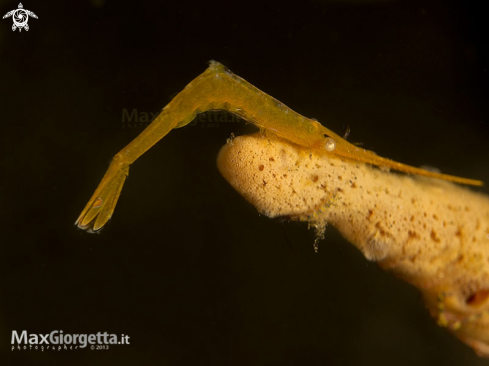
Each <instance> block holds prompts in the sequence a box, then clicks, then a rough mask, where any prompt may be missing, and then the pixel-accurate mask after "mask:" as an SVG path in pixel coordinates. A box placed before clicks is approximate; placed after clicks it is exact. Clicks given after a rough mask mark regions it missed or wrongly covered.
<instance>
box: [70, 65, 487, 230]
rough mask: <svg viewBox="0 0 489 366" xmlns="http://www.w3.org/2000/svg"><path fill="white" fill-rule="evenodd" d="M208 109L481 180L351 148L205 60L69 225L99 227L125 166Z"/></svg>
mask: <svg viewBox="0 0 489 366" xmlns="http://www.w3.org/2000/svg"><path fill="white" fill-rule="evenodd" d="M208 110H224V111H228V112H230V113H233V114H236V115H238V116H239V117H241V118H243V119H245V120H247V121H249V122H251V123H253V124H255V125H256V126H258V127H260V129H263V130H265V131H270V132H272V133H273V134H275V135H277V136H278V137H280V138H282V139H285V140H287V141H289V142H292V143H295V144H297V145H299V146H302V147H304V148H308V149H312V150H315V151H318V152H322V153H328V154H332V155H336V156H341V157H344V158H348V159H352V160H355V161H360V162H364V163H368V164H372V165H375V166H379V167H387V168H390V169H394V170H397V171H401V172H404V173H410V174H417V175H423V176H426V177H432V178H440V179H444V180H448V181H452V182H456V183H461V184H470V185H482V184H483V183H482V182H481V181H479V180H473V179H467V178H461V177H456V176H452V175H447V174H440V173H435V172H432V171H427V170H424V169H420V168H415V167H412V166H409V165H405V164H401V163H398V162H395V161H393V160H390V159H386V158H382V157H380V156H377V155H376V154H375V153H373V152H371V151H368V150H365V149H362V148H359V147H357V146H354V145H352V144H350V143H349V142H347V141H346V140H344V139H342V138H341V137H340V136H338V135H337V134H336V133H334V132H333V131H331V130H329V129H327V128H326V127H324V126H323V125H321V124H320V123H319V122H317V121H315V120H312V119H309V118H306V117H304V116H302V115H300V114H298V113H296V112H294V111H293V110H292V109H290V108H289V107H287V106H286V105H284V104H282V103H281V102H279V101H278V100H277V99H275V98H273V97H271V96H270V95H268V94H266V93H264V92H262V91H261V90H259V89H258V88H256V87H254V86H253V85H251V84H250V83H248V82H247V81H246V80H244V79H242V78H241V77H239V76H237V75H235V74H233V73H232V72H231V71H229V70H228V69H227V68H226V67H224V66H223V65H222V64H220V63H218V62H216V61H211V62H210V65H209V68H208V69H207V70H206V71H205V72H204V73H203V74H201V75H200V76H198V77H197V78H196V79H194V80H193V81H192V82H190V83H189V84H188V85H187V86H186V87H185V89H184V90H183V91H181V92H180V93H179V94H178V95H177V96H176V97H175V98H174V99H173V100H172V101H171V102H170V103H169V104H168V105H167V106H166V107H165V108H163V110H162V111H161V113H160V114H159V115H158V116H157V117H156V118H155V120H154V121H153V122H152V123H151V124H150V125H149V126H148V127H147V128H146V129H145V130H144V131H143V132H142V133H141V134H140V135H139V136H138V137H137V138H135V139H134V140H133V141H132V142H131V143H130V144H129V145H127V146H126V147H125V148H124V149H122V150H121V151H120V152H119V153H118V154H117V155H115V157H114V159H113V161H112V163H111V165H110V167H109V169H108V170H107V172H106V174H105V176H104V177H103V179H102V181H101V182H100V184H99V186H98V187H97V189H96V190H95V193H94V194H93V196H92V198H91V199H90V200H89V202H88V204H87V205H86V207H85V209H84V210H83V211H82V213H81V214H80V216H79V217H78V220H77V221H76V223H75V225H77V226H78V227H79V228H81V229H85V230H88V231H89V232H95V231H98V230H100V229H101V228H102V227H103V226H104V225H105V224H106V223H107V221H109V219H110V218H111V216H112V213H113V212H114V209H115V206H116V204H117V200H118V199H119V195H120V193H121V190H122V186H123V184H124V181H125V179H126V176H127V175H128V173H129V166H130V165H131V164H132V163H133V162H134V161H135V160H136V159H137V158H139V157H140V156H141V155H142V154H144V153H145V152H146V151H147V150H148V149H149V148H151V147H152V146H153V145H154V144H156V143H157V142H158V141H159V140H160V139H161V138H163V137H164V136H165V135H166V134H167V133H168V132H170V130H172V129H174V128H180V127H183V126H185V125H187V124H188V123H190V122H191V121H192V120H193V119H194V118H195V116H196V115H197V114H198V113H202V112H205V111H208Z"/></svg>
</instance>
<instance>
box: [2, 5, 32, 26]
mask: <svg viewBox="0 0 489 366" xmlns="http://www.w3.org/2000/svg"><path fill="white" fill-rule="evenodd" d="M9 16H12V19H13V20H14V25H12V30H13V31H15V30H16V29H17V28H19V32H21V31H22V28H24V29H25V30H26V31H28V30H29V26H28V25H27V21H28V20H29V16H31V17H33V18H36V19H37V15H36V14H34V13H33V12H32V11H29V10H25V9H24V7H23V6H22V3H19V8H18V9H15V10H12V11H9V12H8V13H7V14H5V15H4V16H3V19H5V18H8V17H9Z"/></svg>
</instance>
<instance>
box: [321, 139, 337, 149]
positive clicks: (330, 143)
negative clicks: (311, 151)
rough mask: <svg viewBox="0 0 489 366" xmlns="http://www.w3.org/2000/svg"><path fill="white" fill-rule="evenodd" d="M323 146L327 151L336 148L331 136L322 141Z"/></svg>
mask: <svg viewBox="0 0 489 366" xmlns="http://www.w3.org/2000/svg"><path fill="white" fill-rule="evenodd" d="M324 147H325V148H326V150H328V151H334V149H336V141H335V140H333V139H332V138H331V137H328V138H327V139H326V141H325V143H324Z"/></svg>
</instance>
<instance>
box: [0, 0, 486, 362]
mask: <svg viewBox="0 0 489 366" xmlns="http://www.w3.org/2000/svg"><path fill="white" fill-rule="evenodd" d="M484 3H487V2H486V1H416V0H413V1H360V0H357V1H353V0H351V1H340V0H337V1H319V0H317V1H300V2H291V3H286V2H275V3H272V2H266V1H262V2H240V3H238V2H231V1H228V2H222V3H218V2H212V1H210V2H209V1H207V2H202V3H186V4H181V3H180V2H178V1H133V2H120V1H110V0H107V1H103V0H92V1H70V2H68V1H37V0H36V1H34V0H26V1H25V2H24V1H23V5H24V8H25V9H28V10H31V11H33V12H34V13H35V14H36V15H37V16H38V17H39V19H32V18H30V19H29V23H28V24H29V26H30V30H29V31H28V32H25V31H22V32H19V31H15V32H12V30H11V26H12V19H11V18H8V19H4V20H2V21H1V22H0V80H1V82H0V107H1V109H0V115H1V125H0V153H1V155H0V178H1V179H0V200H1V201H0V207H1V209H0V235H1V236H0V238H1V239H0V240H1V245H0V261H1V262H0V271H1V272H0V285H1V287H0V309H1V312H0V314H1V317H0V349H1V350H2V356H1V358H2V361H1V364H2V365H24V364H25V365H67V364H69V365H86V364H90V365H111V364H114V365H115V364H118V365H120V364H131V365H133V364H142V365H279V364H280V365H315V364H318V365H325V364H342V365H371V364H372V365H373V364H375V365H392V364H396V365H414V364H416V365H434V364H437V365H441V364H443V365H482V364H486V361H483V360H481V359H479V358H478V357H477V356H476V355H475V354H474V352H473V351H472V350H471V349H470V348H468V347H467V346H465V345H463V344H462V343H460V342H459V341H458V340H456V338H455V337H453V336H452V335H451V334H449V333H448V332H446V331H445V330H443V329H441V328H439V327H438V326H437V325H436V324H435V322H434V321H433V320H432V319H431V318H430V316H429V315H428V313H427V311H426V309H425V307H424V305H423V302H422V299H421V298H420V295H419V293H418V292H417V290H416V289H414V288H412V287H411V286H409V285H407V284H405V283H403V282H401V281H400V280H398V279H396V278H395V277H394V276H392V275H391V274H388V273H385V272H383V271H382V270H380V269H379V268H378V267H377V266H376V265H375V264H374V263H369V262H368V261H366V260H365V259H364V258H363V257H362V255H361V254H360V253H359V252H358V251H357V249H355V248H354V247H353V246H352V245H351V244H349V243H348V242H346V241H345V240H343V239H342V238H341V237H340V236H339V234H338V233H337V232H335V231H334V230H333V229H329V230H328V231H327V235H326V239H325V240H324V241H323V242H321V244H320V250H319V254H314V251H313V241H314V233H313V232H312V231H311V230H308V229H307V225H306V224H299V223H294V222H292V223H290V222H283V221H281V220H270V219H268V218H266V217H261V216H259V215H258V214H257V212H256V210H255V209H254V208H253V207H252V206H250V205H249V204H248V203H247V202H245V201H244V200H243V199H242V198H241V197H240V196H239V195H238V194H237V193H236V192H234V191H233V189H232V188H231V187H230V186H229V185H228V184H227V182H226V181H225V180H224V179H223V178H222V177H221V176H220V175H219V173H218V171H217V169H216V166H215V157H216V154H217V152H218V151H219V148H220V146H222V145H223V144H224V143H225V140H226V138H227V137H229V135H230V134H231V133H232V132H234V133H236V134H242V133H245V132H247V131H248V130H249V126H246V125H244V124H240V123H219V124H218V125H216V124H213V123H208V122H209V120H210V118H211V117H209V116H207V117H205V118H204V119H201V120H199V121H197V123H194V124H193V125H192V126H188V127H186V128H184V129H180V130H176V131H173V132H171V133H170V134H169V135H168V136H167V137H165V138H164V139H163V140H162V141H161V142H160V143H159V144H157V146H155V147H154V148H153V149H151V150H150V151H149V152H147V153H146V154H145V155H144V156H143V157H142V158H141V159H140V160H138V161H137V162H136V163H135V164H134V165H133V166H132V168H131V172H130V177H129V179H128V180H127V181H126V183H125V186H124V189H123V191H122V196H121V198H120V200H119V204H118V206H117V208H116V210H115V214H114V216H113V218H112V220H111V222H110V223H109V224H108V225H107V226H106V228H105V229H104V230H102V232H101V233H100V234H93V235H92V234H88V233H86V232H84V231H81V230H78V229H77V228H75V226H74V225H73V224H74V222H75V220H76V218H77V217H78V215H79V213H80V212H81V210H82V209H83V207H84V206H85V204H86V203H87V201H88V199H89V198H90V196H91V195H92V193H93V191H94V190H95V188H96V187H97V185H98V183H99V181H100V179H101V178H102V176H103V174H104V173H105V170H106V169H107V167H108V165H109V162H110V159H111V158H112V156H113V155H114V154H115V153H117V152H118V151H119V150H120V149H122V148H123V147H124V146H125V145H126V144H128V143H129V142H130V141H131V140H132V139H133V138H135V137H136V136H137V135H138V134H139V132H140V131H142V129H143V128H144V126H145V124H142V125H138V126H132V127H130V128H129V127H128V126H127V125H126V126H124V128H123V124H122V111H123V110H124V109H127V110H132V109H133V108H137V109H138V111H139V112H146V113H150V112H151V113H155V112H157V111H159V110H160V109H161V108H162V107H164V106H165V105H166V104H167V103H168V102H169V101H170V100H171V98H172V96H173V95H175V93H177V92H178V91H180V90H181V89H183V87H184V86H185V85H186V84H187V83H188V82H190V81H191V80H192V79H193V78H194V77H196V76H197V75H198V74H200V73H201V72H203V71H204V70H205V68H206V67H207V64H206V62H207V61H208V60H211V59H215V60H218V61H220V62H222V63H224V64H225V65H226V66H228V67H229V68H230V69H231V70H232V71H234V72H235V73H236V74H238V75H240V76H242V77H243V78H245V79H246V80H248V81H249V82H251V83H252V84H254V85H255V86H257V87H258V88H260V89H262V90H263V91H265V92H267V93H269V94H270V95H272V96H274V97H276V98H277V99H279V100H280V101H282V102H284V103H285V104H287V105H288V106H289V107H291V108H292V109H294V110H296V111H298V112H299V113H301V114H304V115H306V116H308V117H314V118H317V119H318V120H319V121H321V122H322V123H323V124H325V125H326V126H327V127H329V128H331V129H332V130H334V131H336V132H338V133H342V132H343V130H344V125H345V124H348V125H350V127H351V130H352V133H351V136H350V140H351V141H354V142H363V143H364V146H365V147H367V148H369V149H372V150H374V151H376V152H377V153H379V154H380V155H382V156H386V157H390V158H392V159H395V160H398V161H401V162H404V163H408V164H411V165H415V166H419V165H423V164H428V165H432V166H436V167H438V168H440V169H441V170H442V171H444V172H447V173H451V174H455V175H460V176H466V177H471V178H478V179H482V180H485V181H486V182H489V169H488V168H487V161H488V159H489V148H488V143H487V141H488V139H489V128H488V111H489V108H488V106H489V105H488V100H489V99H488V97H489V77H488V71H487V69H488V68H489V38H488V32H487V31H488V26H487V16H488V7H487V6H485V5H483V4H484ZM17 5H18V0H16V1H2V2H1V3H0V13H1V15H3V14H5V13H7V12H8V11H10V10H13V9H16V8H17ZM217 116H218V117H219V118H225V117H222V115H217ZM206 121H207V122H206ZM480 190H481V191H483V192H486V193H487V192H489V190H488V188H487V186H486V187H484V188H482V189H480ZM12 330H18V331H21V330H27V331H28V332H29V333H42V334H45V333H50V332H51V331H52V330H63V331H64V333H72V334H74V333H97V332H104V331H107V332H108V333H116V334H121V333H124V334H128V335H129V336H130V342H131V344H130V345H124V346H122V345H121V346H112V347H111V348H110V349H109V350H108V351H90V350H89V349H88V348H87V349H86V350H76V351H56V352H55V351H44V352H40V351H20V352H19V351H11V350H10V338H11V333H12Z"/></svg>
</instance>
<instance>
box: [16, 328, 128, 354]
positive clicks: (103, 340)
mask: <svg viewBox="0 0 489 366" xmlns="http://www.w3.org/2000/svg"><path fill="white" fill-rule="evenodd" d="M129 338H130V337H129V336H128V335H124V334H122V335H121V336H120V337H118V336H117V334H108V333H107V332H103V333H102V332H98V333H96V334H69V333H63V331H62V330H53V331H52V332H51V333H47V334H35V333H27V331H26V330H23V331H21V332H17V331H16V330H13V331H12V339H11V342H10V343H11V345H12V351H22V350H40V351H45V350H46V351H47V350H55V351H60V350H74V349H78V348H86V347H87V346H88V345H90V347H89V348H90V349H91V350H100V349H103V350H108V349H109V346H111V345H121V344H130V343H129Z"/></svg>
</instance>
